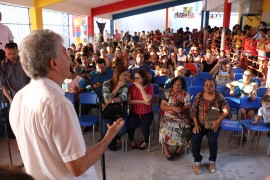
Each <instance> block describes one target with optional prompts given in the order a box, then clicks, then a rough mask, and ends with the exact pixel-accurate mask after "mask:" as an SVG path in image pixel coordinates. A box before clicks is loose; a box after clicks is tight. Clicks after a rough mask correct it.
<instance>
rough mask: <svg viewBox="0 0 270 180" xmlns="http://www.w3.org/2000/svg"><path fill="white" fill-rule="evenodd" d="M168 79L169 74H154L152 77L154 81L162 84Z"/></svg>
mask: <svg viewBox="0 0 270 180" xmlns="http://www.w3.org/2000/svg"><path fill="white" fill-rule="evenodd" d="M168 79H170V77H169V76H155V77H154V83H155V84H158V85H162V86H164V84H165V82H166V81H167V80H168Z"/></svg>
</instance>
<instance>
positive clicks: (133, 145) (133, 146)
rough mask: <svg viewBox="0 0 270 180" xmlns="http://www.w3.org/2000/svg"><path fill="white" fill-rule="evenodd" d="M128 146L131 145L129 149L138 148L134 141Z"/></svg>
mask: <svg viewBox="0 0 270 180" xmlns="http://www.w3.org/2000/svg"><path fill="white" fill-rule="evenodd" d="M130 147H131V149H137V148H138V146H137V144H136V142H135V141H134V143H130Z"/></svg>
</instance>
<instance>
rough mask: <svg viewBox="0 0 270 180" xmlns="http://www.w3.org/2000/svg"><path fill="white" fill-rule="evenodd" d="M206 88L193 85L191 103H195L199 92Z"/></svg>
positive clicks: (190, 92) (190, 89) (190, 91)
mask: <svg viewBox="0 0 270 180" xmlns="http://www.w3.org/2000/svg"><path fill="white" fill-rule="evenodd" d="M203 90H204V88H203V86H191V87H189V94H190V99H191V104H192V103H193V101H194V99H195V97H196V96H197V94H198V93H199V92H202V91H203Z"/></svg>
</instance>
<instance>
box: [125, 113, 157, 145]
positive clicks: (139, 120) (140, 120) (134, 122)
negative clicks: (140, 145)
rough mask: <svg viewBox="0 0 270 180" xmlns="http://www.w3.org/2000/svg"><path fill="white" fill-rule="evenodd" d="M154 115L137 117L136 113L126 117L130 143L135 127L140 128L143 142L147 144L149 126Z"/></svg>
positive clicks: (148, 114)
mask: <svg viewBox="0 0 270 180" xmlns="http://www.w3.org/2000/svg"><path fill="white" fill-rule="evenodd" d="M153 118H154V114H153V112H150V113H147V114H144V115H141V116H140V115H138V114H136V113H132V112H131V113H130V114H129V117H128V128H127V131H128V137H129V140H130V141H133V140H134V133H135V130H136V129H137V127H140V128H141V131H142V133H143V136H144V142H145V143H148V142H149V134H150V126H151V123H152V121H153Z"/></svg>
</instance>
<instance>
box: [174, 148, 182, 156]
mask: <svg viewBox="0 0 270 180" xmlns="http://www.w3.org/2000/svg"><path fill="white" fill-rule="evenodd" d="M183 149H184V147H182V148H181V150H180V152H177V151H178V148H177V149H176V150H175V152H174V156H175V157H176V158H178V157H179V156H180V155H181V153H182V151H183Z"/></svg>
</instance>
